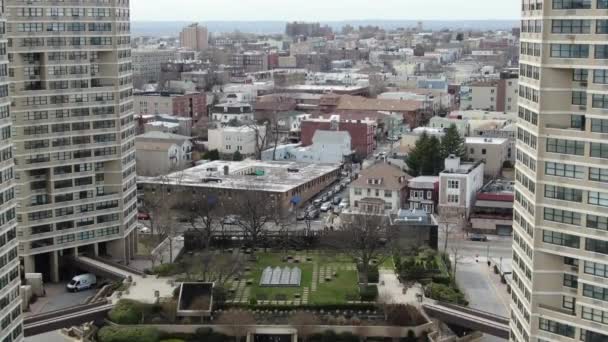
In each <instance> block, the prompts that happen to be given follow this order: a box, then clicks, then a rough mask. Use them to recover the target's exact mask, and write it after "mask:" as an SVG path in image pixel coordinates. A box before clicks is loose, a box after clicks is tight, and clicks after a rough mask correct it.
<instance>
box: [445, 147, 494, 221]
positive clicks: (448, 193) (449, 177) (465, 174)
mask: <svg viewBox="0 0 608 342" xmlns="http://www.w3.org/2000/svg"><path fill="white" fill-rule="evenodd" d="M483 169H484V164H483V162H481V161H479V162H475V163H465V162H462V161H461V160H460V158H458V157H456V156H453V155H452V156H449V157H448V158H446V160H445V170H443V171H442V172H441V173H440V174H439V204H438V209H439V214H440V215H442V216H443V217H446V218H450V219H452V220H454V221H456V220H462V219H466V218H468V217H469V214H470V213H471V210H472V208H473V205H474V204H475V196H476V195H477V191H479V189H481V187H482V186H483Z"/></svg>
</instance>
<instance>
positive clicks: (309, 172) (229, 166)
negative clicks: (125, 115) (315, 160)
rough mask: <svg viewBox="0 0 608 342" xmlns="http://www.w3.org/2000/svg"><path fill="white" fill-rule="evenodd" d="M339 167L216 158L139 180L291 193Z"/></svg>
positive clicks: (155, 182)
mask: <svg viewBox="0 0 608 342" xmlns="http://www.w3.org/2000/svg"><path fill="white" fill-rule="evenodd" d="M339 168H340V165H337V164H308V163H297V162H276V161H272V162H270V161H269V162H263V161H258V160H249V159H247V160H244V161H240V162H235V161H213V162H209V163H205V164H201V165H198V166H195V167H193V168H190V169H186V170H184V171H180V172H175V173H172V174H170V175H168V176H164V177H163V178H160V177H139V178H138V181H139V182H141V183H144V184H161V183H167V182H168V183H169V184H173V185H178V184H179V185H181V186H189V187H198V188H213V189H217V188H220V189H242V190H257V191H268V192H287V191H290V190H291V189H293V188H296V187H298V186H300V185H303V184H305V183H307V182H309V181H311V180H313V179H316V178H319V177H321V176H324V175H326V174H328V173H331V172H334V171H336V170H338V169H339ZM225 171H227V172H225ZM225 173H227V174H225Z"/></svg>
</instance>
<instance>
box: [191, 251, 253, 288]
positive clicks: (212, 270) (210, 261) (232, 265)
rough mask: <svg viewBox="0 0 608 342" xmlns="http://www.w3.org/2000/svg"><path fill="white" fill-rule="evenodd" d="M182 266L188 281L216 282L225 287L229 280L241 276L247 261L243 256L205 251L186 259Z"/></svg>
mask: <svg viewBox="0 0 608 342" xmlns="http://www.w3.org/2000/svg"><path fill="white" fill-rule="evenodd" d="M182 265H183V268H184V272H185V273H186V278H187V279H188V280H190V281H204V282H214V283H216V285H217V286H219V287H224V285H226V283H227V282H228V281H229V280H231V279H233V278H234V277H236V276H239V275H241V273H242V272H243V270H244V266H245V260H243V257H242V256H241V255H234V254H218V253H214V252H211V251H204V252H202V253H200V254H195V255H190V256H187V257H184V259H183V261H182Z"/></svg>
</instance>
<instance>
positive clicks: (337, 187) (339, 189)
mask: <svg viewBox="0 0 608 342" xmlns="http://www.w3.org/2000/svg"><path fill="white" fill-rule="evenodd" d="M340 191H342V187H341V186H340V184H338V185H336V186H334V193H336V194H338V193H340Z"/></svg>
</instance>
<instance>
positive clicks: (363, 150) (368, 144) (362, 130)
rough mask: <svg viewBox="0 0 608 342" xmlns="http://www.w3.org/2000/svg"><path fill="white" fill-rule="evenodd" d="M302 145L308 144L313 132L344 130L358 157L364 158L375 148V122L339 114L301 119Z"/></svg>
mask: <svg viewBox="0 0 608 342" xmlns="http://www.w3.org/2000/svg"><path fill="white" fill-rule="evenodd" d="M300 127H301V139H302V146H310V145H312V143H313V141H312V138H313V137H314V135H315V133H316V132H317V131H318V130H322V131H336V132H340V131H346V132H348V133H349V134H350V137H351V148H352V149H353V150H354V151H355V153H356V154H357V155H358V156H359V157H360V158H366V157H367V156H369V155H370V154H372V153H373V151H374V150H375V149H376V129H377V123H376V122H375V121H372V120H369V119H367V120H365V119H364V120H342V119H341V117H340V115H332V116H330V117H329V118H314V119H306V120H303V121H302V122H301V124H300Z"/></svg>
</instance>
